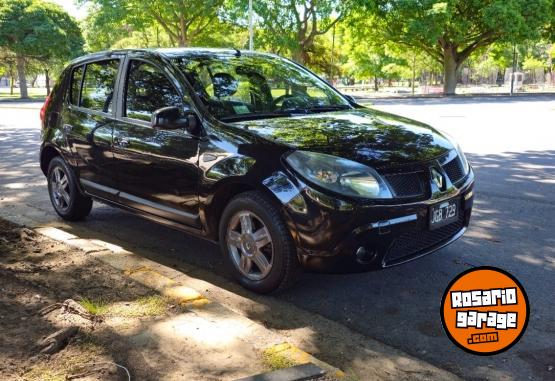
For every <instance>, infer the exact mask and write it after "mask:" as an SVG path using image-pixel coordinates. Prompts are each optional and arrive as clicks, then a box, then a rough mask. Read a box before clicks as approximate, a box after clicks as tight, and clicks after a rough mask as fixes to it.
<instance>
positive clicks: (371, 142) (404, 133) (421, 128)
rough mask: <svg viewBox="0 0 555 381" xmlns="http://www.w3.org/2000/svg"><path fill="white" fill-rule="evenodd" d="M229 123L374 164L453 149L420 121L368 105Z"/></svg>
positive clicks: (413, 159)
mask: <svg viewBox="0 0 555 381" xmlns="http://www.w3.org/2000/svg"><path fill="white" fill-rule="evenodd" d="M233 124H234V125H236V126H239V127H242V129H244V130H247V131H249V132H250V133H254V134H257V135H259V136H262V137H264V138H266V139H269V140H272V141H274V142H279V143H282V144H287V145H289V146H291V147H294V148H298V149H302V150H306V151H313V152H320V153H326V154H330V155H335V156H340V157H343V158H346V159H350V160H353V161H357V162H359V163H363V164H366V165H370V166H372V167H374V168H380V167H384V166H392V165H405V164H413V163H417V162H422V161H428V160H432V159H434V158H437V157H439V156H441V155H443V154H444V153H446V152H448V151H450V150H451V149H453V148H455V147H454V146H453V144H452V143H451V142H450V141H449V140H448V139H447V138H446V137H445V136H443V135H442V134H441V133H439V132H438V131H437V130H435V129H433V128H432V127H430V126H428V125H426V124H423V123H419V122H416V121H413V120H410V119H406V118H403V117H400V116H396V115H393V114H388V113H384V112H380V111H376V110H371V109H356V110H346V111H335V112H327V113H317V114H309V115H301V116H293V117H287V118H273V119H262V120H250V121H244V122H236V123H233Z"/></svg>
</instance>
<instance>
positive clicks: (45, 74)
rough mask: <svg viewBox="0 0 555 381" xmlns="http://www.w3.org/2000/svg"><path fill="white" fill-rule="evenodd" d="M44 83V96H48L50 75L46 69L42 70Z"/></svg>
mask: <svg viewBox="0 0 555 381" xmlns="http://www.w3.org/2000/svg"><path fill="white" fill-rule="evenodd" d="M44 82H45V84H46V95H47V96H48V95H50V75H49V73H48V69H44Z"/></svg>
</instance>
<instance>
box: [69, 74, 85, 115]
mask: <svg viewBox="0 0 555 381" xmlns="http://www.w3.org/2000/svg"><path fill="white" fill-rule="evenodd" d="M82 79H83V66H79V67H77V68H75V69H73V72H72V73H71V86H70V88H69V103H71V104H72V105H76V106H77V105H79V95H80V92H81V80H82Z"/></svg>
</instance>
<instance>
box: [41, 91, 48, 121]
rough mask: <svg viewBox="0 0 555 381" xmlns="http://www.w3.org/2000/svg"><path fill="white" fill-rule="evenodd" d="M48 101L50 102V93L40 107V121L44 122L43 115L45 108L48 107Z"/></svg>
mask: <svg viewBox="0 0 555 381" xmlns="http://www.w3.org/2000/svg"><path fill="white" fill-rule="evenodd" d="M49 103H50V95H49V96H47V97H46V99H45V100H44V104H43V105H42V107H41V109H40V120H41V122H42V123H44V117H45V115H46V109H47V108H48V104H49Z"/></svg>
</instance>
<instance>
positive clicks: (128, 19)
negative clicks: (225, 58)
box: [79, 0, 234, 50]
mask: <svg viewBox="0 0 555 381" xmlns="http://www.w3.org/2000/svg"><path fill="white" fill-rule="evenodd" d="M79 2H80V3H81V4H88V6H89V7H90V10H91V11H90V12H89V16H88V17H87V19H86V21H85V27H86V29H87V33H86V36H87V42H88V46H89V48H90V49H91V50H99V49H108V48H112V47H114V46H118V47H151V46H162V47H163V46H191V45H196V44H202V43H204V44H210V45H218V43H219V42H220V41H222V42H223V43H225V42H227V41H228V40H229V36H230V35H233V32H234V30H233V28H231V30H230V28H228V26H227V25H222V22H221V20H220V17H219V13H220V12H221V9H222V6H223V4H224V0H188V1H186V2H185V1H182V0H149V1H144V0H79Z"/></svg>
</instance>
